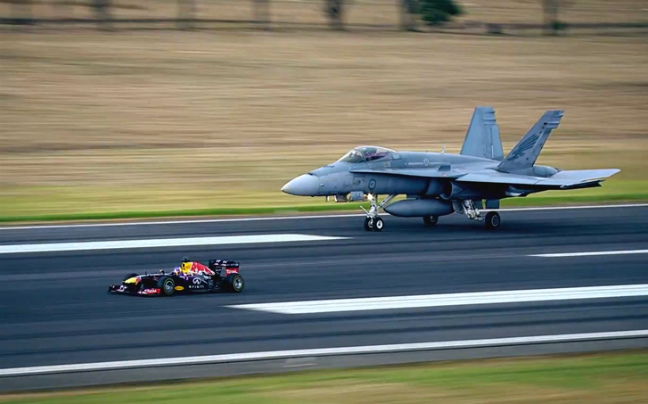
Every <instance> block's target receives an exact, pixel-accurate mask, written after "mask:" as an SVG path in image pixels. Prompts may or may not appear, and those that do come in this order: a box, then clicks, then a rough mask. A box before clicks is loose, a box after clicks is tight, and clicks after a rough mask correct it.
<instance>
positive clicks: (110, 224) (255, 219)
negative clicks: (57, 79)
mask: <svg viewBox="0 0 648 404" xmlns="http://www.w3.org/2000/svg"><path fill="white" fill-rule="evenodd" d="M640 207H648V203H639V204H624V205H587V206H547V207H530V208H508V209H494V210H497V211H498V212H502V213H506V212H531V211H543V210H568V209H570V210H571V209H612V208H640ZM481 211H482V212H488V211H489V209H482V210H481ZM364 216H365V214H363V213H351V214H330V215H308V216H307V215H303V216H261V217H239V218H229V219H193V220H168V221H154V222H117V223H115V222H108V223H92V224H90V223H88V224H51V225H50V224H48V225H30V226H7V227H3V226H0V231H2V230H30V229H72V228H80V227H113V226H154V225H164V224H199V223H229V222H263V221H275V220H307V219H331V218H345V217H364Z"/></svg>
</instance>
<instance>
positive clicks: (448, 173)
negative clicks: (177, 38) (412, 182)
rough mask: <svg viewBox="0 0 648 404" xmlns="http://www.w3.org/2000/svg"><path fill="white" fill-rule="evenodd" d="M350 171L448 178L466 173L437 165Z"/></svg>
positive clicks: (454, 177) (354, 171) (355, 171)
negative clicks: (444, 168) (443, 168)
mask: <svg viewBox="0 0 648 404" xmlns="http://www.w3.org/2000/svg"><path fill="white" fill-rule="evenodd" d="M350 171H351V172H352V173H357V174H390V175H403V176H406V177H422V178H450V179H456V178H459V177H461V176H462V175H466V174H467V172H466V171H457V170H439V168H438V167H430V168H397V169H394V168H381V169H371V168H358V169H355V170H350Z"/></svg>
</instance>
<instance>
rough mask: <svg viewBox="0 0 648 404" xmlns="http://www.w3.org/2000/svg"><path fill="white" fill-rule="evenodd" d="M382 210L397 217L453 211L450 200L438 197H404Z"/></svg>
mask: <svg viewBox="0 0 648 404" xmlns="http://www.w3.org/2000/svg"><path fill="white" fill-rule="evenodd" d="M384 210H385V212H387V213H389V214H390V215H392V216H398V217H425V216H444V215H449V214H450V213H453V212H454V208H453V207H452V203H451V202H448V201H442V200H439V199H405V200H402V201H398V202H394V203H392V204H389V205H387V206H386V207H385V208H384Z"/></svg>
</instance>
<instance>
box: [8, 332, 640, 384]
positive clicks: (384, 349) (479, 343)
mask: <svg viewBox="0 0 648 404" xmlns="http://www.w3.org/2000/svg"><path fill="white" fill-rule="evenodd" d="M645 337H648V330H629V331H611V332H595V333H582V334H558V335H537V336H527V337H511V338H492V339H474V340H465V341H441V342H420V343H408V344H390V345H365V346H349V347H336V348H316V349H295V350H285V351H265V352H263V351H262V352H244V353H234V354H222V355H204V356H187V357H176V358H162V359H140V360H126V361H114V362H96V363H78V364H69V365H53V366H34V367H22V368H5V369H0V377H9V376H26V375H36V374H47V373H67V372H88V371H98V370H114V369H127V368H142V367H152V366H170V365H176V366H178V365H193V364H199V363H222V362H242V361H255V360H272V359H284V358H299V357H313V356H331V355H357V354H372V353H395V352H403V351H422V350H436V349H452V348H471V347H490V346H508V345H529V344H542V343H551V342H553V343H556V342H576V341H592V340H609V339H618V338H645Z"/></svg>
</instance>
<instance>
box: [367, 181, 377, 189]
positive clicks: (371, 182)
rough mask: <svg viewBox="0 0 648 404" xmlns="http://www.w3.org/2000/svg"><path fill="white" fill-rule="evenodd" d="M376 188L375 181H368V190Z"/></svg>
mask: <svg viewBox="0 0 648 404" xmlns="http://www.w3.org/2000/svg"><path fill="white" fill-rule="evenodd" d="M374 188H376V180H374V179H372V180H371V181H369V189H374Z"/></svg>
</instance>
